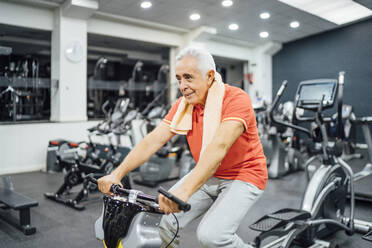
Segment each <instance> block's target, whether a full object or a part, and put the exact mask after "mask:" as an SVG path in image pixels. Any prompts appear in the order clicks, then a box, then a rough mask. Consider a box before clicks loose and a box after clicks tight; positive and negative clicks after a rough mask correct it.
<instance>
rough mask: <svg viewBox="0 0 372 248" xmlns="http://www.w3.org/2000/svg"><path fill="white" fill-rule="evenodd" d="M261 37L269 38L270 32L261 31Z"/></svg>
mask: <svg viewBox="0 0 372 248" xmlns="http://www.w3.org/2000/svg"><path fill="white" fill-rule="evenodd" d="M260 37H261V38H267V37H269V33H268V32H266V31H263V32H261V33H260Z"/></svg>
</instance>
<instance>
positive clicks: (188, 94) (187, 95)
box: [184, 92, 194, 97]
mask: <svg viewBox="0 0 372 248" xmlns="http://www.w3.org/2000/svg"><path fill="white" fill-rule="evenodd" d="M192 94H194V92H191V93H187V94H184V96H185V97H189V96H191V95H192Z"/></svg>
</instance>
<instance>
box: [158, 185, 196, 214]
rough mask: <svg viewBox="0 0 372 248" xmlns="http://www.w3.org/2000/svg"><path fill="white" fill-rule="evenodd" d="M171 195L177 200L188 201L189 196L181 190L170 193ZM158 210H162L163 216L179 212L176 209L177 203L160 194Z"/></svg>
mask: <svg viewBox="0 0 372 248" xmlns="http://www.w3.org/2000/svg"><path fill="white" fill-rule="evenodd" d="M170 193H172V195H174V196H175V197H177V198H178V199H180V200H182V201H184V202H187V201H188V200H189V198H190V197H189V196H188V195H187V194H186V193H185V192H184V191H183V190H181V189H176V190H174V191H170ZM158 200H159V208H160V210H162V211H163V212H164V213H165V214H167V215H168V214H170V213H178V212H180V210H179V209H178V205H177V203H175V202H174V201H172V200H170V199H168V198H167V197H165V196H164V195H162V194H159V199H158Z"/></svg>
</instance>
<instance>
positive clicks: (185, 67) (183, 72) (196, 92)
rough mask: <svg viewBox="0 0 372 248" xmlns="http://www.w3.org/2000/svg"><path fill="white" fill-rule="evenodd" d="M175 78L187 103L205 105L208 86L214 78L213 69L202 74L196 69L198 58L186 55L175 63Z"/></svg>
mask: <svg viewBox="0 0 372 248" xmlns="http://www.w3.org/2000/svg"><path fill="white" fill-rule="evenodd" d="M176 78H177V80H178V86H179V88H180V91H181V93H182V95H183V96H184V97H185V99H186V101H187V102H188V103H189V104H192V105H195V104H201V105H205V101H206V99H207V93H208V89H209V86H210V85H211V83H212V82H213V79H214V71H212V70H211V71H209V72H208V73H207V75H202V73H201V72H200V71H199V69H198V60H197V59H196V58H194V57H191V56H186V57H184V58H182V59H181V60H179V61H178V62H177V64H176Z"/></svg>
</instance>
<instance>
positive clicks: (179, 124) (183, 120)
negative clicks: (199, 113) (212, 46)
mask: <svg viewBox="0 0 372 248" xmlns="http://www.w3.org/2000/svg"><path fill="white" fill-rule="evenodd" d="M224 95H225V85H224V84H223V82H222V78H221V75H220V74H219V73H217V72H216V73H215V77H214V81H213V84H212V85H211V87H210V88H209V90H208V95H207V100H206V102H205V106H204V119H203V143H202V149H201V151H200V155H201V154H202V153H203V152H204V150H205V148H206V147H207V146H208V145H209V144H210V143H211V141H212V139H213V136H214V134H215V133H216V131H217V128H218V127H219V125H220V122H221V112H222V102H223V97H224ZM193 108H194V106H193V105H191V104H189V103H187V101H186V99H185V97H182V100H181V102H180V104H179V105H178V108H177V111H176V114H175V115H174V117H173V120H172V122H171V124H170V128H171V131H172V132H175V133H177V134H182V135H186V134H187V132H188V131H189V130H191V129H192V111H193Z"/></svg>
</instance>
